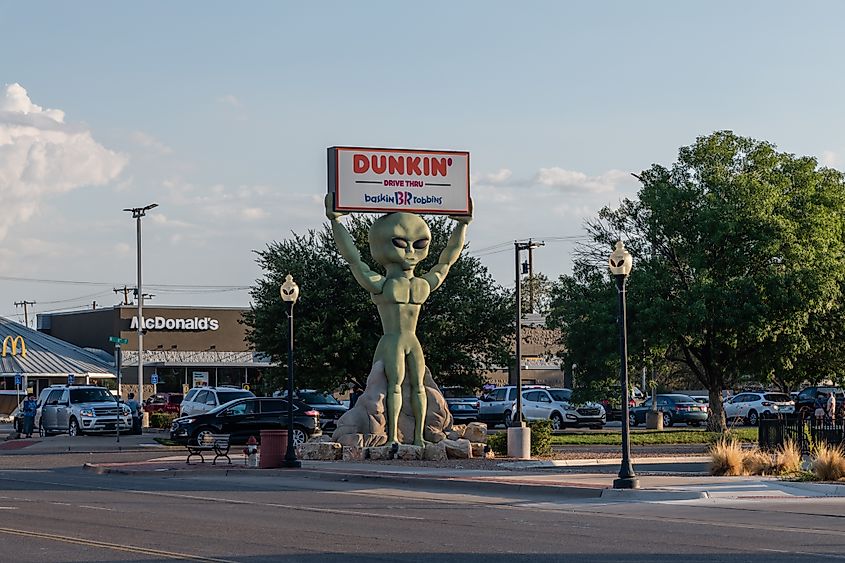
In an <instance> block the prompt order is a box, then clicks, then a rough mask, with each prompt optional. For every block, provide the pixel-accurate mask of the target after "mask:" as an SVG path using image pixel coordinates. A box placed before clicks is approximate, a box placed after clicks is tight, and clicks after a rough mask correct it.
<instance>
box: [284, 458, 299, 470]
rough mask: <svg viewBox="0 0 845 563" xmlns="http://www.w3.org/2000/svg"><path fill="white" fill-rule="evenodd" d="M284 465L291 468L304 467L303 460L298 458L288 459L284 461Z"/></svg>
mask: <svg viewBox="0 0 845 563" xmlns="http://www.w3.org/2000/svg"><path fill="white" fill-rule="evenodd" d="M282 467H287V468H289V469H299V468H301V467H302V462H301V461H299V460H298V459H286V460H284V461H283V462H282Z"/></svg>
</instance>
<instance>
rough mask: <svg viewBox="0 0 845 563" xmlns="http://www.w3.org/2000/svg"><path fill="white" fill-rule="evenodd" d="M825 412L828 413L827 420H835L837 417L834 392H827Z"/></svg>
mask: <svg viewBox="0 0 845 563" xmlns="http://www.w3.org/2000/svg"><path fill="white" fill-rule="evenodd" d="M825 413H826V415H827V420H828V421H830V422H833V420H834V418H836V397H835V396H834V395H833V393H832V392H831V393H828V394H827V403H826V404H825Z"/></svg>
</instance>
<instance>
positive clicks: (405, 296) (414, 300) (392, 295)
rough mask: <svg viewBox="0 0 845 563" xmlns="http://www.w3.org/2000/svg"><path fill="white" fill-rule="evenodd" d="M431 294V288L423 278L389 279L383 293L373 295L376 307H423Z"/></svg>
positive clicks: (385, 282) (383, 287) (385, 283)
mask: <svg viewBox="0 0 845 563" xmlns="http://www.w3.org/2000/svg"><path fill="white" fill-rule="evenodd" d="M430 293H431V286H429V285H428V282H427V281H425V280H424V279H423V278H418V277H413V278H411V279H407V278H387V279H386V280H385V281H384V285H383V286H382V291H381V293H379V294H377V295H373V296H372V297H373V303H375V304H376V305H387V304H394V303H395V304H399V305H422V304H423V303H425V300H426V299H428V296H429V294H430Z"/></svg>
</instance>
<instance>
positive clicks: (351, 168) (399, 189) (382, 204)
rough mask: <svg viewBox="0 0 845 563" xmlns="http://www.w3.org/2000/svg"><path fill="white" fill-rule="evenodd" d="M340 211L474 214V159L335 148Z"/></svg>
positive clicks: (334, 187)
mask: <svg viewBox="0 0 845 563" xmlns="http://www.w3.org/2000/svg"><path fill="white" fill-rule="evenodd" d="M328 157H329V162H328V164H329V192H330V193H333V194H334V206H335V211H361V212H375V213H389V212H392V211H408V212H412V213H432V214H449V215H464V214H468V213H469V153H468V152H465V151H428V150H414V149H371V148H360V147H330V148H329V150H328Z"/></svg>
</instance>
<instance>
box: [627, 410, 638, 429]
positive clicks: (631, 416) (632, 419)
mask: <svg viewBox="0 0 845 563" xmlns="http://www.w3.org/2000/svg"><path fill="white" fill-rule="evenodd" d="M628 424H629V425H630V426H636V425H637V415H635V414H634V413H631V414H629V415H628Z"/></svg>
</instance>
